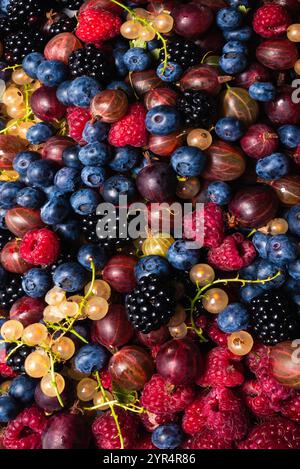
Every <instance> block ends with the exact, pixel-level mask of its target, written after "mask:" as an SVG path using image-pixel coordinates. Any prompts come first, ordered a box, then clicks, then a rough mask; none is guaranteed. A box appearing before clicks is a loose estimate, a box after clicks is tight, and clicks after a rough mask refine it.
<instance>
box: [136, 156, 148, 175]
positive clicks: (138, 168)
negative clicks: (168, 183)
mask: <svg viewBox="0 0 300 469" xmlns="http://www.w3.org/2000/svg"><path fill="white" fill-rule="evenodd" d="M148 164H149V161H148V160H147V158H142V160H141V161H140V163H139V164H138V165H137V166H135V167H134V168H133V170H132V172H133V174H135V175H137V174H139V172H140V171H142V169H144V168H145V167H146V166H148Z"/></svg>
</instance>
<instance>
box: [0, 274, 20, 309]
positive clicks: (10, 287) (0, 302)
mask: <svg viewBox="0 0 300 469" xmlns="http://www.w3.org/2000/svg"><path fill="white" fill-rule="evenodd" d="M24 295H25V293H24V291H23V289H22V277H21V276H20V275H18V274H11V273H9V272H8V273H7V277H6V281H5V285H1V286H0V310H2V311H3V310H4V311H9V310H10V308H11V306H12V305H13V304H14V302H15V301H17V300H18V299H19V298H21V296H24Z"/></svg>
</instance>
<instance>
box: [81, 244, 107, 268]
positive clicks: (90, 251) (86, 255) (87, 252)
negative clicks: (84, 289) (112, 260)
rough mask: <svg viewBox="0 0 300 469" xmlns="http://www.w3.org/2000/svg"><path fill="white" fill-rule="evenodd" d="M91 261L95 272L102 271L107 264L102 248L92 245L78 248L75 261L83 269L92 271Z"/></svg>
mask: <svg viewBox="0 0 300 469" xmlns="http://www.w3.org/2000/svg"><path fill="white" fill-rule="evenodd" d="M91 259H92V260H93V262H94V264H95V267H96V270H102V269H103V267H104V266H105V264H106V262H107V256H106V253H105V250H104V248H102V247H101V246H97V245H94V244H84V245H83V246H81V247H80V248H79V251H78V253H77V260H78V262H79V264H81V265H82V266H83V267H84V268H85V269H88V270H92V268H91V262H90V260H91Z"/></svg>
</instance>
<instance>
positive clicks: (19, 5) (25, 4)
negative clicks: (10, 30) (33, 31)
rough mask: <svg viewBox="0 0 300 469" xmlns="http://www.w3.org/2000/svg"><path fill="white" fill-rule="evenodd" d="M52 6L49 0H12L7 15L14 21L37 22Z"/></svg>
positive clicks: (22, 22)
mask: <svg viewBox="0 0 300 469" xmlns="http://www.w3.org/2000/svg"><path fill="white" fill-rule="evenodd" d="M49 7H50V5H49V2H48V1H47V0H10V2H9V5H8V7H7V16H8V18H9V19H10V20H11V21H13V22H14V23H18V24H24V23H25V24H29V25H31V24H34V23H37V22H38V21H39V20H40V19H41V18H42V17H43V16H44V15H45V13H46V11H47V9H48V8H49Z"/></svg>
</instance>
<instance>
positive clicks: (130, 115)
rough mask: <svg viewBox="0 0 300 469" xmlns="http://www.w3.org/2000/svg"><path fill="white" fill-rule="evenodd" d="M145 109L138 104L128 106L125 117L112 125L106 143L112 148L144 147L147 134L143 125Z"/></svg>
mask: <svg viewBox="0 0 300 469" xmlns="http://www.w3.org/2000/svg"><path fill="white" fill-rule="evenodd" d="M146 113H147V111H146V109H145V108H144V106H143V105H142V104H140V103H134V104H131V106H129V109H128V112H127V114H126V116H124V117H122V119H120V120H119V121H118V122H115V123H114V124H112V126H111V128H110V131H109V134H108V141H109V143H110V144H111V145H113V146H114V147H124V146H125V145H131V146H132V147H144V146H145V145H147V141H148V132H147V129H146V125H145V117H146Z"/></svg>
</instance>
